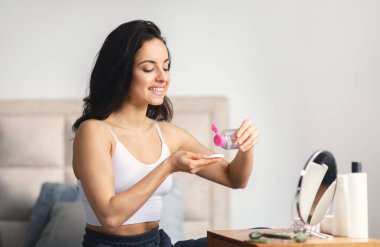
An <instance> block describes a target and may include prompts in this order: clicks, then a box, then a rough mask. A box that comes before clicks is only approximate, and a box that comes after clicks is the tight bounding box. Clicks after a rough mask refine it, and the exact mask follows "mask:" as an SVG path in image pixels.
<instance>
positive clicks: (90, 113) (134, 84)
mask: <svg viewBox="0 0 380 247" xmlns="http://www.w3.org/2000/svg"><path fill="white" fill-rule="evenodd" d="M169 69H170V54H169V50H168V48H167V47H166V42H165V40H164V39H163V38H162V37H161V32H160V30H159V28H158V27H157V26H156V25H155V24H154V23H152V22H149V21H140V20H138V21H131V22H128V23H125V24H122V25H120V26H119V27H118V28H116V29H115V30H114V31H113V32H111V33H110V34H109V35H108V37H107V38H106V40H105V42H104V44H103V46H102V48H101V49H100V51H99V54H98V57H97V61H96V63H95V66H94V69H93V71H92V74H91V79H90V90H89V95H88V97H86V98H85V99H84V102H85V103H84V110H83V115H82V116H81V117H80V118H79V119H78V120H77V121H76V122H75V124H74V125H73V129H74V130H75V131H76V135H75V139H74V158H73V169H74V173H75V175H76V177H77V179H78V187H79V191H80V194H81V197H82V201H83V203H84V208H85V211H86V215H87V225H86V234H85V236H84V240H83V246H132V245H133V246H156V245H158V246H172V244H171V243H170V238H169V237H168V236H167V235H166V233H165V232H164V231H163V230H158V225H159V220H160V214H161V209H162V198H163V195H165V194H166V193H167V192H168V191H170V188H171V185H172V177H171V175H172V174H173V173H175V172H187V173H191V174H197V175H198V176H200V177H203V178H205V179H208V180H211V181H214V182H216V183H219V184H222V185H225V186H228V187H231V188H242V187H244V186H245V185H246V183H247V181H248V178H249V176H250V173H251V170H252V164H253V146H254V145H255V144H256V143H257V141H258V131H257V130H256V127H255V125H253V124H252V122H251V121H249V120H246V121H244V122H243V124H242V125H241V127H240V128H239V130H238V132H237V136H238V140H239V142H240V144H241V145H240V150H239V151H238V153H237V155H236V157H235V159H234V160H233V161H232V162H231V163H228V162H227V161H225V160H223V159H221V158H206V155H207V154H212V151H211V150H209V149H208V148H206V147H205V146H203V145H202V144H200V143H199V142H198V141H197V140H196V139H194V137H192V136H191V135H190V134H189V133H188V132H186V131H185V130H183V129H181V128H180V127H178V126H175V125H173V124H171V123H170V120H171V118H172V105H171V103H170V101H169V99H168V98H167V97H166V92H167V90H168V88H169V85H170V73H169ZM205 245H206V241H205V238H203V239H199V240H190V241H181V242H179V243H177V244H176V246H205Z"/></svg>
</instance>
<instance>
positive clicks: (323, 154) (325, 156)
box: [292, 150, 338, 225]
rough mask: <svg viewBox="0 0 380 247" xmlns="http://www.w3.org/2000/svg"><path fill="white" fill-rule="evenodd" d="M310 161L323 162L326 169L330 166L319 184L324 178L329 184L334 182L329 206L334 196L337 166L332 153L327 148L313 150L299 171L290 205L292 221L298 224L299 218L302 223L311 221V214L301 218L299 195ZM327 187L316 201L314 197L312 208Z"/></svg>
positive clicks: (308, 223)
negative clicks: (294, 193) (299, 174)
mask: <svg viewBox="0 0 380 247" xmlns="http://www.w3.org/2000/svg"><path fill="white" fill-rule="evenodd" d="M311 162H314V163H316V164H319V165H322V164H325V165H327V166H328V169H330V168H331V170H330V171H329V172H328V173H326V174H325V175H324V177H323V179H322V181H321V184H322V183H323V181H325V180H330V181H331V182H330V183H329V185H331V184H333V183H334V182H335V187H334V192H333V194H332V199H331V202H330V203H329V206H330V205H331V203H332V201H333V199H334V196H335V191H336V179H337V175H338V171H337V166H336V162H335V158H334V155H333V154H332V153H331V152H330V151H327V150H318V151H316V152H314V153H313V154H312V155H311V156H310V158H309V159H308V160H307V162H306V164H305V166H304V167H303V169H302V171H301V176H300V179H299V181H298V185H297V192H296V195H295V197H294V202H293V205H292V218H293V221H294V222H295V224H296V225H299V224H297V223H296V222H297V221H298V222H299V220H300V221H301V222H302V223H303V224H307V225H311V224H310V223H311V222H312V216H313V215H312V214H311V215H310V214H309V216H308V217H307V219H303V217H302V214H301V209H300V195H301V188H302V183H303V182H304V176H305V174H306V169H307V167H308V166H309V165H310V164H311ZM326 176H327V177H326ZM327 189H328V187H327V188H326V190H324V191H323V193H322V195H321V196H320V197H319V198H318V200H317V201H315V200H316V197H314V201H313V203H312V205H314V209H315V208H316V206H317V205H318V203H319V202H320V200H321V198H322V197H323V195H324V193H325V192H326V191H327ZM312 208H313V207H312ZM328 208H329V207H327V208H326V209H325V212H324V214H326V213H327V210H328ZM314 209H313V211H312V213H314ZM295 212H296V213H297V215H294V213H295ZM296 216H298V217H299V220H298V219H296ZM319 222H320V221H319ZM319 222H317V223H316V224H318V223H319ZM316 224H313V225H316Z"/></svg>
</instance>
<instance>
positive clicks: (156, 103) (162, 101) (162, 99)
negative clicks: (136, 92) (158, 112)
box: [149, 97, 164, 106]
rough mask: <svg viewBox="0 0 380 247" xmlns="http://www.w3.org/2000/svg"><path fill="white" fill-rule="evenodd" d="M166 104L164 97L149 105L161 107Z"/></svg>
mask: <svg viewBox="0 0 380 247" xmlns="http://www.w3.org/2000/svg"><path fill="white" fill-rule="evenodd" d="M163 103H164V97H162V98H161V99H154V100H151V101H150V103H149V105H152V106H159V105H162V104H163Z"/></svg>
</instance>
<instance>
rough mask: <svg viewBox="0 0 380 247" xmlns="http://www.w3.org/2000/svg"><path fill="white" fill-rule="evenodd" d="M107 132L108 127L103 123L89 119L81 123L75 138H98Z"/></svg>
mask: <svg viewBox="0 0 380 247" xmlns="http://www.w3.org/2000/svg"><path fill="white" fill-rule="evenodd" d="M107 130H108V127H107V124H106V123H105V122H103V121H101V120H96V119H89V120H86V121H83V123H81V125H80V126H79V128H78V130H77V131H76V132H75V138H77V137H78V138H81V137H83V136H86V137H88V136H92V137H100V136H102V135H104V134H105V133H106V132H107ZM108 131H109V130H108Z"/></svg>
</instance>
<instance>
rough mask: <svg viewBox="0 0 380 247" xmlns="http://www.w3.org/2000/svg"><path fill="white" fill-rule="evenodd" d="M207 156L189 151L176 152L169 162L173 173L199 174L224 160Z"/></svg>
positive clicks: (169, 158)
mask: <svg viewBox="0 0 380 247" xmlns="http://www.w3.org/2000/svg"><path fill="white" fill-rule="evenodd" d="M206 156H207V155H205V154H198V153H192V152H187V151H176V152H174V153H172V154H171V155H170V156H169V157H168V159H167V161H169V163H170V165H171V167H172V170H173V172H187V173H191V174H194V173H197V172H198V171H199V170H201V169H203V168H205V167H207V166H209V165H211V164H214V163H216V162H218V161H220V160H221V159H222V158H206Z"/></svg>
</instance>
